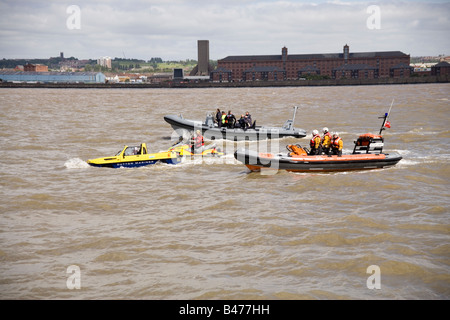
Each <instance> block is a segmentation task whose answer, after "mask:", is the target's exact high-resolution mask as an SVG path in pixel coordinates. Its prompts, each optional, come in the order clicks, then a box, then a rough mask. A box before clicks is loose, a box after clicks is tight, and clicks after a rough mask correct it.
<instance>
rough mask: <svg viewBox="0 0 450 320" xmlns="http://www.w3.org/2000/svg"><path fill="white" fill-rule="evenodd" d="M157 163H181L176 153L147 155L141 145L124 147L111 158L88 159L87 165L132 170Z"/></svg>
mask: <svg viewBox="0 0 450 320" xmlns="http://www.w3.org/2000/svg"><path fill="white" fill-rule="evenodd" d="M157 162H163V163H167V164H177V163H179V162H181V158H180V155H179V153H178V152H175V151H171V150H169V151H164V152H157V153H148V152H147V145H146V144H145V143H141V145H140V146H132V147H129V146H125V147H124V148H123V149H122V150H121V151H119V152H118V153H117V154H116V155H115V156H113V157H106V158H97V159H90V160H88V161H87V163H88V164H90V165H91V166H94V167H108V168H133V167H142V166H147V165H151V164H155V163H157Z"/></svg>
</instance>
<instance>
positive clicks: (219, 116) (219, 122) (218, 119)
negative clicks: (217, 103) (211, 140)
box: [214, 108, 222, 128]
mask: <svg viewBox="0 0 450 320" xmlns="http://www.w3.org/2000/svg"><path fill="white" fill-rule="evenodd" d="M214 122H215V123H217V126H218V127H219V128H220V127H221V126H222V112H220V109H219V108H217V111H216V118H215V119H214Z"/></svg>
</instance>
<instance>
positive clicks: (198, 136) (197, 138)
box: [191, 130, 205, 153]
mask: <svg viewBox="0 0 450 320" xmlns="http://www.w3.org/2000/svg"><path fill="white" fill-rule="evenodd" d="M193 140H194V141H193V143H192V150H191V151H192V153H202V152H203V146H204V145H205V141H204V139H203V136H202V133H201V131H200V130H197V131H196V132H195V134H194V139H193Z"/></svg>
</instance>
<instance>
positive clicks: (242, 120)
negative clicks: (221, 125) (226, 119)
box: [235, 114, 246, 129]
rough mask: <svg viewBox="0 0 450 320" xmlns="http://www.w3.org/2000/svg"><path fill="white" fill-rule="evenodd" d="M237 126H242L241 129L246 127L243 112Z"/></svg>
mask: <svg viewBox="0 0 450 320" xmlns="http://www.w3.org/2000/svg"><path fill="white" fill-rule="evenodd" d="M235 127H236V128H241V129H245V127H246V123H245V117H244V115H243V114H241V117H240V118H239V120H238V121H237V123H236V126H235Z"/></svg>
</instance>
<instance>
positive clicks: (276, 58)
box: [211, 45, 411, 81]
mask: <svg viewBox="0 0 450 320" xmlns="http://www.w3.org/2000/svg"><path fill="white" fill-rule="evenodd" d="M409 63H410V56H409V55H407V54H405V53H403V52H400V51H384V52H355V53H352V52H350V50H349V46H347V45H345V46H344V48H343V52H342V53H331V54H293V55H289V54H288V50H287V48H286V47H284V48H282V50H281V55H261V56H228V57H226V58H224V59H221V60H218V63H217V69H216V70H220V72H215V71H213V72H212V73H211V79H212V80H213V81H254V80H295V79H299V78H302V77H303V76H305V75H311V74H313V75H320V76H328V77H329V78H361V79H364V78H369V79H370V78H388V77H409V76H410V74H411V68H410V67H409ZM264 68H265V69H264ZM224 74H226V76H224Z"/></svg>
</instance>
